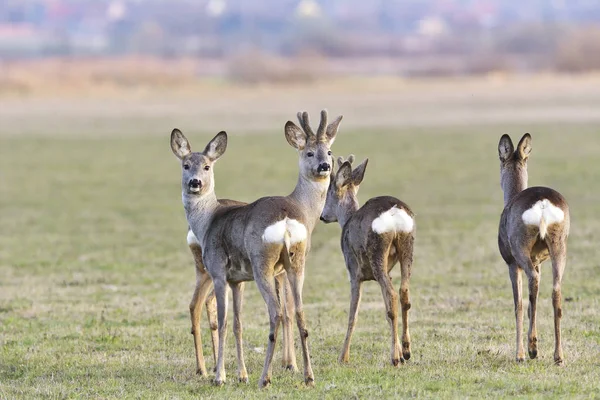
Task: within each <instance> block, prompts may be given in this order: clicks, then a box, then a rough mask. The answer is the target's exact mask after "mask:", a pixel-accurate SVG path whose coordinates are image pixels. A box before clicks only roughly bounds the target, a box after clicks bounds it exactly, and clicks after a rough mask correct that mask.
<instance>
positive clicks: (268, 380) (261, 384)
mask: <svg viewBox="0 0 600 400" xmlns="http://www.w3.org/2000/svg"><path fill="white" fill-rule="evenodd" d="M270 384H271V378H265V379H263V380H261V381H260V382H259V383H258V388H259V389H264V388H266V387H268V386H269V385H270Z"/></svg>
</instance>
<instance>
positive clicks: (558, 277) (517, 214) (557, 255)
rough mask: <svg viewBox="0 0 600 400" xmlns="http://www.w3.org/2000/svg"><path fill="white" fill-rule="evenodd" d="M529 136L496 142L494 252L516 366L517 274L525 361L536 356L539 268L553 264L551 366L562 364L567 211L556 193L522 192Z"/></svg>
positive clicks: (542, 190)
mask: <svg viewBox="0 0 600 400" xmlns="http://www.w3.org/2000/svg"><path fill="white" fill-rule="evenodd" d="M530 153H531V135H529V134H528V133H526V134H525V135H524V136H523V137H522V138H521V141H520V142H519V145H518V146H517V149H516V150H515V148H514V146H513V143H512V140H511V139H510V137H509V136H508V135H503V136H502V137H501V138H500V143H499V145H498V154H499V156H500V184H501V186H502V190H503V191H504V211H502V215H501V217H500V227H499V230H498V247H499V248H500V254H501V255H502V258H503V259H504V261H505V262H506V264H507V265H508V272H509V274H510V280H511V282H512V289H513V297H514V302H515V318H516V325H517V354H516V359H517V361H518V362H521V361H524V360H525V351H524V349H523V338H522V336H523V304H522V298H523V296H522V290H521V271H525V274H526V275H527V278H528V280H529V334H528V339H529V340H528V350H529V357H530V358H532V359H533V358H536V357H537V353H538V351H537V328H536V307H537V298H538V289H539V283H540V265H541V263H542V262H544V261H545V260H546V259H548V257H550V259H551V260H552V277H553V281H554V284H553V288H552V305H553V307H554V335H555V347H554V362H555V363H556V364H558V365H560V364H562V362H563V353H562V346H561V341H560V319H561V317H562V308H561V289H560V286H561V281H562V276H563V272H564V270H565V264H566V260H567V237H568V236H569V227H570V218H569V206H568V204H567V201H566V200H565V198H564V197H563V196H562V195H561V194H560V193H558V192H557V191H555V190H553V189H550V188H547V187H539V186H538V187H531V188H529V189H528V188H527V160H528V158H529V154H530Z"/></svg>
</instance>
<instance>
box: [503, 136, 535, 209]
mask: <svg viewBox="0 0 600 400" xmlns="http://www.w3.org/2000/svg"><path fill="white" fill-rule="evenodd" d="M529 154H531V135H530V134H529V133H526V134H525V135H523V137H522V138H521V140H520V141H519V144H518V146H517V148H516V150H515V148H514V146H513V143H512V140H511V139H510V136H508V135H502V137H501V138H500V143H499V144H498V155H499V157H500V186H501V187H502V190H503V191H504V204H506V203H508V201H509V200H510V199H511V198H512V197H513V196H514V195H516V194H517V193H520V192H521V191H523V190H525V189H526V188H527V179H528V176H527V160H528V159H529Z"/></svg>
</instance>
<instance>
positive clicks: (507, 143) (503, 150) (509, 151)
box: [498, 134, 515, 161]
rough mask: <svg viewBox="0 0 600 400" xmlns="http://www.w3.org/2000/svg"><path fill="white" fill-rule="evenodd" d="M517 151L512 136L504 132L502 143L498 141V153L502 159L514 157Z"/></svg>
mask: <svg viewBox="0 0 600 400" xmlns="http://www.w3.org/2000/svg"><path fill="white" fill-rule="evenodd" d="M514 152H515V146H514V145H513V142H512V140H511V139H510V136H508V135H506V134H504V135H502V137H501V138H500V143H498V155H499V156H500V161H506V160H508V159H509V158H510V157H512V155H513V153H514Z"/></svg>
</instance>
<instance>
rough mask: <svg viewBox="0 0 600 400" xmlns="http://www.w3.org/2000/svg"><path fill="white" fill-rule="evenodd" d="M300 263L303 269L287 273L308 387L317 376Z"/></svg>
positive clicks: (312, 384) (305, 381)
mask: <svg viewBox="0 0 600 400" xmlns="http://www.w3.org/2000/svg"><path fill="white" fill-rule="evenodd" d="M298 253H300V252H298ZM299 255H300V254H299ZM298 258H300V257H298ZM298 262H300V263H302V264H301V265H300V266H301V268H297V269H295V270H290V271H287V277H288V280H289V282H290V286H291V289H292V293H293V296H294V303H295V305H296V324H297V325H298V333H299V334H300V343H301V344H302V357H303V359H304V383H305V384H306V385H308V386H314V384H315V376H314V374H313V370H312V366H311V363H310V353H309V350H308V329H306V321H305V319H304V305H303V303H302V289H303V287H304V265H303V264H304V260H303V259H302V260H298Z"/></svg>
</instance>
